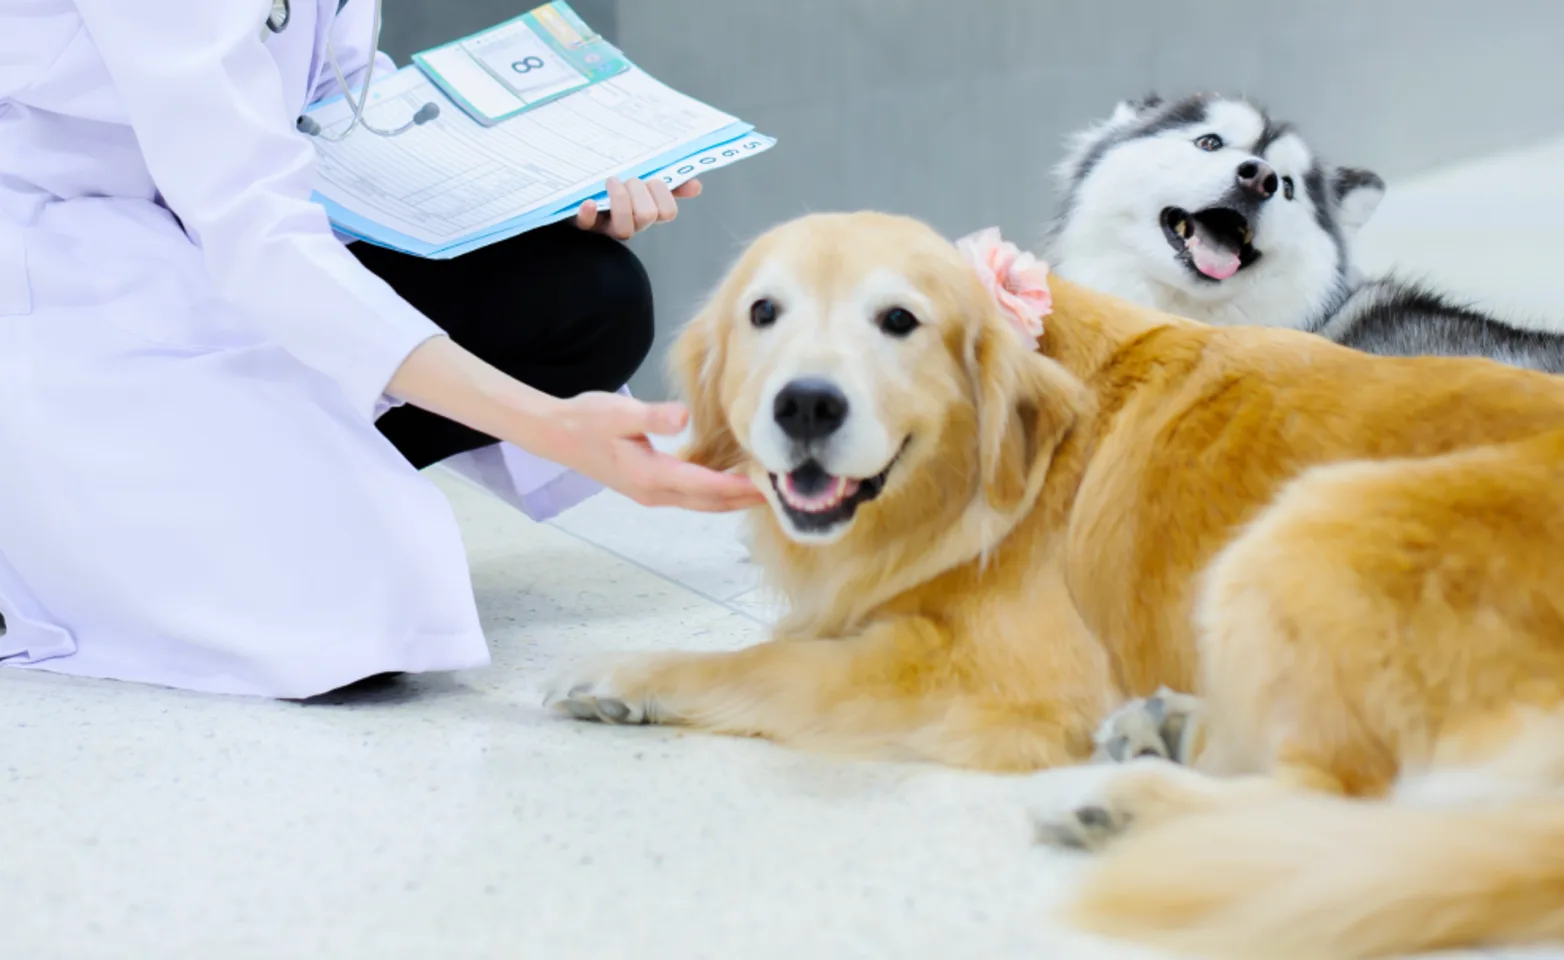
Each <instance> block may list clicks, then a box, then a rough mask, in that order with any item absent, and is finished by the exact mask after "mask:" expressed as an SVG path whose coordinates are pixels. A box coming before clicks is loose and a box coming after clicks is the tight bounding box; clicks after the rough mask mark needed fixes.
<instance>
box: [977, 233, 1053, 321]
mask: <svg viewBox="0 0 1564 960" xmlns="http://www.w3.org/2000/svg"><path fill="white" fill-rule="evenodd" d="M956 249H957V250H959V251H961V254H962V255H963V256H965V257H966V258H967V260H968V261H970V262H971V264H972V268H973V269H974V270H976V271H977V275H978V279H979V280H981V281H982V282H983V286H984V287H986V288H987V289H988V292H989V293H990V294H992V295H993V297H994V299H995V300H996V301H998V303H999V308H1000V309H1001V310H1002V311H1004V314H1005V316H1006V317H1007V318H1008V319H1009V320H1010V323H1011V326H1013V327H1015V329H1016V332H1017V333H1019V334H1020V335H1021V336H1022V337H1024V338H1025V339H1026V341H1027V342H1028V343H1030V344H1031V345H1033V346H1036V345H1037V341H1038V338H1039V337H1041V336H1042V335H1043V318H1044V317H1046V316H1048V315H1049V314H1050V313H1052V312H1053V309H1054V298H1053V294H1052V293H1050V292H1049V290H1048V264H1046V263H1044V262H1043V261H1041V260H1039V259H1037V258H1036V257H1034V256H1033V255H1032V254H1030V253H1027V252H1026V251H1024V250H1022V249H1020V248H1019V247H1017V246H1016V245H1015V244H1013V243H1010V242H1008V241H1007V240H1005V239H1004V238H1003V237H1001V236H1000V235H999V228H998V227H989V228H988V229H987V230H979V231H978V232H977V233H974V234H971V235H969V236H965V237H962V238H961V239H960V240H957V241H956Z"/></svg>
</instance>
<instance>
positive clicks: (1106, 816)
mask: <svg viewBox="0 0 1564 960" xmlns="http://www.w3.org/2000/svg"><path fill="white" fill-rule="evenodd" d="M1133 820H1134V817H1133V816H1131V815H1130V814H1129V813H1128V812H1127V811H1123V810H1118V809H1116V808H1115V807H1113V806H1112V805H1110V804H1105V803H1092V804H1086V805H1085V806H1079V807H1075V808H1073V809H1071V810H1069V811H1067V812H1065V813H1063V814H1060V815H1057V816H1050V815H1047V814H1037V815H1034V817H1033V820H1032V829H1033V833H1034V836H1035V837H1036V838H1037V842H1038V843H1040V844H1042V845H1043V846H1047V847H1055V848H1058V849H1063V850H1083V851H1086V852H1088V853H1094V852H1096V851H1098V850H1101V849H1102V848H1103V847H1106V846H1107V845H1108V844H1109V843H1110V842H1111V841H1112V840H1113V839H1114V838H1115V837H1117V836H1119V835H1120V834H1122V833H1123V832H1124V831H1125V830H1127V829H1128V828H1129V826H1130V824H1131V822H1133Z"/></svg>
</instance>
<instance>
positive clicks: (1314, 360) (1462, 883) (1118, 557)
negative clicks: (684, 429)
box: [561, 214, 1564, 957]
mask: <svg viewBox="0 0 1564 960" xmlns="http://www.w3.org/2000/svg"><path fill="white" fill-rule="evenodd" d="M881 274H887V275H893V276H895V277H900V278H903V279H904V280H905V281H906V282H907V283H908V284H910V287H911V288H912V289H914V290H915V291H917V292H918V293H920V294H921V296H922V310H923V311H924V314H925V315H923V316H922V317H921V319H923V320H924V327H923V328H920V329H919V330H918V331H916V332H915V333H914V334H913V336H912V337H909V338H907V344H906V345H905V346H900V347H897V348H896V350H895V351H891V350H889V349H888V348H887V350H884V351H882V350H881V349H880V348H879V347H874V348H869V349H868V352H863V353H862V355H861V356H859V357H858V362H859V363H861V364H865V365H869V366H872V367H874V368H875V373H874V376H875V377H876V378H877V379H875V380H874V381H873V382H874V383H876V384H877V386H876V389H877V390H882V391H885V392H886V399H885V402H884V403H883V404H882V405H881V406H879V407H878V411H879V413H878V415H879V416H880V417H881V418H882V419H884V420H885V421H886V424H887V429H889V430H893V431H894V432H895V433H896V434H897V435H907V436H910V437H911V438H912V439H911V441H910V442H909V444H908V446H907V448H906V456H905V457H904V458H903V459H902V460H901V461H899V462H898V463H897V464H896V466H895V467H893V469H892V472H891V474H890V479H889V482H888V485H887V486H886V488H885V492H884V494H883V495H882V496H881V497H880V498H879V499H877V500H875V501H873V502H871V503H869V504H867V505H865V506H864V507H863V508H862V509H861V510H860V512H859V516H858V517H857V519H856V520H855V521H854V523H853V525H852V526H851V528H850V529H848V531H847V532H846V534H845V535H844V536H842V537H841V538H840V539H839V540H837V541H835V542H832V543H826V544H801V543H797V542H794V539H793V538H791V537H790V536H789V534H788V531H787V529H786V528H785V526H784V524H783V523H782V522H781V521H779V519H778V516H777V514H776V512H775V511H773V510H762V511H758V513H757V516H756V518H755V519H756V530H755V539H754V550H755V554H756V558H757V560H758V561H759V562H760V563H761V564H762V565H763V567H764V568H765V569H766V571H767V572H768V574H770V575H771V576H772V577H773V578H774V579H775V580H776V582H777V585H778V586H779V587H780V588H781V589H782V590H783V591H784V592H785V593H786V594H787V597H788V599H789V601H790V603H791V613H790V614H789V615H788V617H787V618H786V620H785V621H784V622H783V623H782V624H781V625H780V626H779V628H778V629H777V633H776V637H775V639H774V640H773V641H771V642H768V643H765V644H762V645H760V646H756V647H752V648H749V649H745V650H740V651H736V652H732V653H718V654H666V655H652V656H639V657H623V658H616V659H613V660H611V661H607V662H603V663H599V664H594V665H592V666H590V667H589V668H587V669H586V670H584V671H582V672H581V673H579V674H577V675H575V676H573V677H572V678H569V679H568V680H567V681H566V683H565V684H564V687H565V688H568V690H569V693H568V694H562V695H561V696H562V697H563V699H564V700H565V701H571V700H572V699H573V700H574V701H575V705H574V706H573V707H570V709H571V711H572V712H574V713H576V714H577V715H580V716H585V715H589V714H590V713H591V711H590V710H589V709H584V708H583V707H582V706H581V705H582V703H586V704H587V705H588V707H589V706H590V704H591V703H592V702H596V701H602V702H606V703H612V704H615V705H616V706H615V707H614V709H613V710H612V711H608V712H604V711H598V715H599V716H602V717H604V718H606V719H624V718H625V717H628V718H629V719H633V720H651V721H661V722H671V723H681V724H688V725H690V726H694V727H698V728H702V729H706V730H711V731H715V732H722V733H730V734H740V735H757V736H764V737H769V738H772V739H775V740H778V741H783V742H789V743H794V744H799V745H803V746H808V747H814V748H818V749H833V750H854V751H863V750H870V751H874V752H877V753H879V754H882V755H890V756H900V757H915V758H925V759H929V760H934V761H938V762H942V763H947V764H956V765H961V766H967V767H975V768H982V769H990V770H1002V771H1027V770H1034V769H1038V768H1042V767H1047V766H1051V765H1059V764H1066V763H1071V762H1076V761H1080V760H1084V759H1086V758H1087V757H1088V756H1089V754H1090V752H1091V749H1092V732H1093V729H1094V728H1095V726H1096V725H1097V724H1098V723H1099V722H1100V721H1102V720H1103V718H1104V717H1105V716H1106V715H1107V714H1108V713H1109V712H1110V711H1111V710H1112V709H1113V708H1114V707H1116V706H1117V705H1119V704H1120V703H1122V702H1123V701H1124V699H1125V698H1126V697H1131V696H1146V695H1148V694H1150V693H1152V692H1153V691H1154V690H1156V689H1157V688H1158V687H1159V686H1161V685H1167V686H1169V687H1172V688H1174V689H1179V690H1193V691H1195V692H1197V693H1198V694H1199V695H1200V696H1201V697H1202V698H1204V701H1205V704H1206V709H1207V715H1206V731H1205V736H1206V737H1207V741H1206V748H1205V749H1204V750H1203V752H1202V756H1201V765H1202V766H1203V767H1208V768H1210V769H1213V770H1218V769H1219V770H1221V771H1222V772H1226V773H1252V774H1263V775H1265V778H1266V779H1263V780H1254V779H1234V780H1216V779H1211V778H1207V777H1204V776H1202V775H1199V774H1195V773H1193V772H1191V771H1185V770H1181V769H1180V768H1176V767H1172V766H1171V765H1168V764H1159V765H1157V766H1154V767H1153V766H1147V765H1144V764H1137V765H1132V766H1130V767H1126V768H1124V770H1123V772H1122V777H1121V778H1119V779H1116V780H1114V781H1113V782H1112V784H1110V788H1109V791H1108V798H1107V799H1106V800H1105V801H1104V804H1105V805H1107V806H1108V807H1109V809H1110V812H1111V813H1112V814H1113V815H1114V816H1115V817H1120V815H1123V817H1122V819H1128V818H1130V817H1133V818H1134V819H1135V824H1136V825H1135V827H1134V828H1133V829H1129V830H1125V831H1120V832H1122V833H1124V836H1123V837H1122V839H1115V840H1114V841H1113V842H1112V843H1111V844H1109V845H1108V848H1107V851H1106V859H1105V860H1104V861H1103V863H1102V865H1101V867H1100V869H1099V871H1098V872H1097V873H1095V875H1094V878H1093V880H1092V881H1091V882H1090V883H1089V884H1088V888H1087V891H1086V893H1085V895H1084V897H1083V898H1082V900H1081V902H1080V903H1079V904H1078V908H1077V916H1078V917H1079V918H1080V919H1081V920H1082V922H1085V923H1088V924H1090V925H1092V926H1095V927H1099V928H1101V929H1104V930H1108V931H1117V932H1120V933H1125V934H1129V935H1134V936H1138V937H1141V938H1144V939H1147V940H1152V941H1158V942H1163V943H1168V944H1171V945H1173V946H1177V947H1181V948H1188V949H1195V950H1210V951H1214V952H1222V953H1225V954H1226V955H1234V956H1267V957H1280V956H1294V955H1296V956H1332V957H1356V956H1373V955H1380V954H1384V953H1389V952H1392V951H1396V950H1411V949H1424V948H1434V947H1442V946H1452V945H1459V944H1466V943H1471V942H1476V941H1481V940H1525V939H1532V938H1538V937H1545V936H1564V798H1560V796H1559V794H1558V793H1557V790H1558V788H1559V787H1560V786H1564V563H1560V562H1559V561H1560V560H1564V549H1561V548H1560V545H1561V544H1564V378H1553V377H1549V376H1545V375H1541V374H1534V373H1529V372H1524V371H1519V370H1515V369H1511V368H1507V367H1503V366H1500V365H1498V364H1495V363H1491V362H1487V361H1482V360H1451V359H1387V358H1381V357H1371V356H1368V355H1364V354H1359V353H1356V352H1353V351H1349V350H1347V349H1344V348H1341V347H1338V346H1335V345H1333V344H1330V343H1328V342H1326V341H1325V340H1323V339H1319V338H1316V337H1312V336H1309V335H1306V334H1301V333H1295V332H1291V331H1283V330H1275V329H1258V328H1257V329H1240V328H1225V329H1219V328H1210V327H1204V326H1200V325H1197V324H1195V323H1192V322H1188V321H1184V320H1180V319H1176V318H1172V317H1168V316H1165V315H1160V314H1157V313H1154V312H1152V311H1149V310H1145V309H1141V308H1139V307H1135V306H1132V305H1130V304H1128V303H1124V302H1121V301H1118V300H1115V299H1112V298H1109V297H1106V296H1102V295H1098V294H1095V293H1092V292H1090V291H1087V290H1084V289H1080V288H1077V287H1073V286H1071V285H1069V284H1067V283H1065V282H1063V281H1060V280H1058V279H1057V278H1055V279H1053V281H1052V288H1053V296H1054V312H1053V314H1052V315H1051V316H1049V317H1048V318H1047V321H1046V333H1045V336H1044V338H1043V341H1042V343H1041V345H1040V348H1039V350H1038V351H1037V352H1036V353H1032V352H1030V351H1028V350H1027V349H1026V348H1024V347H1023V346H1021V345H1020V341H1019V340H1018V339H1017V338H1015V337H1014V336H1013V335H1012V334H1011V333H1010V331H1009V330H1007V329H1006V327H1005V323H1004V320H1003V319H1002V317H1001V315H1000V314H999V312H998V310H997V309H996V307H995V304H994V303H993V301H992V300H991V299H990V298H989V297H988V295H987V294H986V292H985V291H984V289H983V288H982V286H981V285H980V284H979V283H978V282H977V280H976V278H975V276H974V275H973V274H972V272H971V271H970V269H969V268H968V267H967V265H966V263H965V261H963V260H962V259H961V258H960V257H959V255H958V254H957V253H956V251H955V250H954V248H953V247H952V246H951V245H950V244H949V243H948V242H946V241H944V240H943V239H941V238H939V237H937V236H936V235H935V234H934V233H933V232H932V231H930V230H928V229H927V228H926V227H924V226H922V225H920V224H918V223H916V222H913V221H910V220H905V219H900V218H894V217H888V216H882V215H875V214H852V215H819V216H812V217H807V218H804V219H802V220H799V221H795V222H792V223H789V224H786V225H784V226H782V227H779V228H777V229H776V230H774V231H772V232H771V233H770V234H768V235H766V236H765V237H763V238H762V239H761V240H759V241H758V242H757V243H756V244H754V245H753V246H752V248H751V249H750V250H749V251H748V252H747V253H746V254H745V256H744V257H743V258H742V260H741V261H740V262H739V263H738V264H737V266H736V267H735V268H734V270H733V271H732V272H731V273H730V275H729V276H728V277H727V278H726V279H725V280H724V281H723V283H722V285H721V286H720V288H719V289H718V290H717V291H716V293H715V295H714V296H713V298H712V300H711V302H710V304H709V305H708V306H707V308H706V309H705V310H704V311H703V312H702V313H701V314H700V316H698V317H697V318H696V319H695V320H694V321H693V322H692V323H691V324H690V326H689V327H688V328H687V330H686V331H685V333H684V334H683V336H682V338H681V339H680V341H679V343H678V345H677V347H676V350H675V355H674V364H675V369H676V371H677V372H678V373H679V375H680V377H681V379H682V382H683V384H684V386H685V392H686V395H687V396H688V398H689V400H690V403H691V406H692V412H693V422H694V438H693V443H692V446H691V448H690V451H689V455H690V457H691V458H692V459H694V460H696V461H697V462H701V463H705V464H708V465H712V466H715V467H718V468H722V469H730V468H740V469H749V470H751V471H752V473H753V474H754V475H755V476H756V477H757V481H758V482H760V483H762V484H765V483H767V482H768V481H767V479H766V477H765V476H764V474H763V472H762V471H760V470H759V468H757V467H756V466H755V464H754V463H753V460H752V458H751V457H750V456H749V454H748V451H749V447H748V445H747V437H748V434H747V431H748V424H749V423H750V422H751V421H752V420H753V413H754V411H755V410H756V409H757V406H758V405H759V404H762V403H763V402H764V399H765V398H764V396H762V395H761V392H760V391H761V389H762V384H764V383H765V382H767V371H768V363H769V362H770V360H769V359H768V358H769V357H770V355H771V354H770V351H771V350H773V349H775V344H777V343H780V342H784V341H779V340H775V339H768V338H767V337H763V336H759V335H758V334H757V332H756V331H755V330H754V329H753V328H752V327H751V326H750V325H749V323H748V320H747V317H748V313H747V311H748V308H749V302H748V299H747V298H749V297H752V296H753V295H754V292H755V289H756V286H755V285H756V283H757V282H759V281H757V279H756V278H757V276H760V275H764V276H767V277H783V278H785V283H786V284H791V285H792V287H793V288H794V289H797V290H803V291H807V292H808V293H809V294H810V295H811V296H813V297H815V298H816V299H817V300H818V301H819V302H821V303H824V304H849V306H850V304H851V302H852V297H853V296H856V294H854V293H853V291H854V290H857V289H859V288H860V287H861V285H862V283H863V282H866V281H865V280H864V278H866V277H870V276H879V275H881ZM767 282H770V281H767ZM779 282H781V281H779ZM787 322H788V318H787V317H786V316H784V317H783V318H782V319H781V320H779V321H778V325H777V329H778V331H780V330H781V329H782V327H783V326H784V325H785V324H786V323H787ZM813 322H814V323H815V326H813V327H812V328H811V330H810V331H809V332H808V334H807V336H809V337H811V338H813V339H814V340H815V341H822V342H825V343H827V344H829V343H830V342H832V341H833V340H835V339H838V338H845V339H844V342H846V340H850V339H851V338H853V337H860V336H861V334H860V333H859V332H858V331H859V330H860V328H859V327H857V326H854V325H855V324H864V325H867V324H869V323H870V319H869V318H868V317H865V316H862V315H861V314H860V313H859V312H857V311H855V310H853V309H849V308H847V307H843V308H842V309H835V310H834V311H832V310H828V311H825V312H823V313H821V315H820V317H819V318H817V320H816V321H813ZM800 335H801V336H802V335H804V334H800ZM775 336H782V334H781V333H776V334H775ZM918 338H921V339H918ZM853 342H857V341H853ZM860 352H861V351H860ZM881 367H886V368H888V369H886V370H883V371H882V370H880V369H879V368H881ZM625 705H628V707H625ZM621 707H624V709H623V710H621ZM1446 774H1448V775H1449V776H1452V777H1454V778H1455V780H1462V777H1463V776H1465V780H1462V782H1463V783H1468V785H1469V783H1477V784H1479V785H1480V789H1479V790H1478V792H1479V793H1489V792H1491V793H1501V792H1503V791H1510V792H1511V793H1512V794H1513V795H1514V796H1515V799H1514V800H1513V802H1512V803H1510V804H1509V805H1505V806H1496V807H1491V808H1487V809H1484V808H1481V807H1470V806H1462V805H1460V803H1458V802H1455V801H1451V800H1449V798H1443V799H1444V801H1446V802H1448V803H1449V805H1448V807H1446V808H1440V807H1438V806H1435V807H1433V808H1429V809H1408V808H1403V807H1400V806H1395V805H1386V806H1381V805H1367V806H1365V805H1359V804H1354V803H1348V802H1345V801H1342V800H1339V799H1334V798H1333V797H1329V798H1323V797H1317V796H1314V795H1313V794H1315V793H1320V792H1323V793H1326V794H1331V795H1335V796H1337V797H1354V798H1363V797H1382V796H1386V795H1388V794H1389V793H1390V792H1391V791H1392V789H1393V788H1397V785H1398V783H1399V784H1401V785H1402V788H1405V785H1406V784H1408V783H1411V782H1412V781H1414V780H1417V778H1419V777H1422V778H1425V779H1426V781H1427V782H1428V783H1430V784H1433V785H1434V786H1432V787H1431V788H1430V790H1431V794H1440V791H1441V789H1442V787H1440V786H1439V784H1438V782H1437V778H1438V777H1439V776H1441V775H1446ZM1451 782H1452V783H1453V782H1455V781H1454V780H1452V781H1451ZM1501 784H1502V785H1501ZM1300 788H1301V789H1302V790H1304V791H1307V793H1304V794H1300V793H1298V792H1296V791H1298V790H1299V789H1300ZM1490 788H1491V790H1490ZM1550 792H1551V793H1550ZM1435 799H1440V797H1437V796H1436V797H1435ZM1235 904H1240V905H1241V909H1238V908H1235V906H1234V905H1235Z"/></svg>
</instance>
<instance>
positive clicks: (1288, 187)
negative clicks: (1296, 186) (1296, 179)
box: [1282, 177, 1294, 200]
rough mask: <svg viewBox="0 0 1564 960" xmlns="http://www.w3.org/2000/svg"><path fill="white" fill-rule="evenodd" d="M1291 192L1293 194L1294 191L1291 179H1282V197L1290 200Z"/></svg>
mask: <svg viewBox="0 0 1564 960" xmlns="http://www.w3.org/2000/svg"><path fill="white" fill-rule="evenodd" d="M1293 192H1294V190H1293V185H1292V177H1283V178H1282V196H1284V197H1286V198H1287V199H1289V200H1291V199H1292V195H1293Z"/></svg>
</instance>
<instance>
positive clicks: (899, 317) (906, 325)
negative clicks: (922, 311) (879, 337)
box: [875, 307, 919, 337]
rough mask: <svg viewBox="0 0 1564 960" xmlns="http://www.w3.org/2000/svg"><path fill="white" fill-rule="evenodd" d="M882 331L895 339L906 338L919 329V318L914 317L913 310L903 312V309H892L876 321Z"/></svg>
mask: <svg viewBox="0 0 1564 960" xmlns="http://www.w3.org/2000/svg"><path fill="white" fill-rule="evenodd" d="M875 322H876V323H878V324H879V325H880V329H881V330H884V331H885V332H886V333H888V334H890V335H891V336H893V337H905V336H906V335H907V334H909V333H911V332H912V331H914V330H916V329H918V326H919V324H918V318H917V317H915V316H913V315H912V311H911V310H903V309H902V308H901V307H892V308H890V309H889V310H887V311H885V312H884V313H882V314H880V316H879V318H878V319H877V320H876V321H875Z"/></svg>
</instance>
